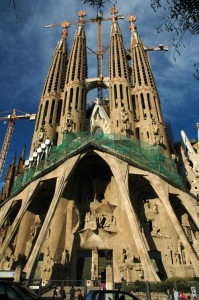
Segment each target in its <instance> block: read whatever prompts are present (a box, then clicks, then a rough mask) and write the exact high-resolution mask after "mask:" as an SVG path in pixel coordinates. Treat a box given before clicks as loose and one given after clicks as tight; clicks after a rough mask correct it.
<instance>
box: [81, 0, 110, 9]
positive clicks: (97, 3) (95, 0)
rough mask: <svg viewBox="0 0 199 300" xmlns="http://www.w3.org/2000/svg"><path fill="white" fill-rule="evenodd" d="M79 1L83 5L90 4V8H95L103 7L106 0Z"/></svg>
mask: <svg viewBox="0 0 199 300" xmlns="http://www.w3.org/2000/svg"><path fill="white" fill-rule="evenodd" d="M81 1H83V3H84V4H90V5H91V6H93V7H97V8H100V7H103V6H104V4H105V2H106V0H81Z"/></svg>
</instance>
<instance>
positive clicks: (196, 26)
mask: <svg viewBox="0 0 199 300" xmlns="http://www.w3.org/2000/svg"><path fill="white" fill-rule="evenodd" d="M151 6H152V8H153V9H154V11H157V10H160V9H162V10H163V12H164V17H163V23H162V24H160V26H159V27H158V28H157V29H158V32H160V31H163V30H165V31H167V32H172V33H174V38H173V45H174V49H175V50H174V55H173V57H174V60H176V56H175V54H176V53H178V54H179V55H180V51H181V47H185V44H184V43H183V37H184V34H185V33H186V32H189V33H190V34H191V35H198V34H199V1H198V0H166V1H165V0H151ZM198 64H199V63H196V64H195V65H194V67H195V69H196V71H195V73H194V77H195V78H196V79H197V80H199V71H198Z"/></svg>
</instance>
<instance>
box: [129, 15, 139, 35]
mask: <svg viewBox="0 0 199 300" xmlns="http://www.w3.org/2000/svg"><path fill="white" fill-rule="evenodd" d="M127 20H128V21H129V22H130V23H131V24H130V27H129V28H130V30H131V32H132V33H133V32H135V31H136V29H137V27H136V26H135V24H134V23H135V21H136V16H134V15H130V16H128V18H127Z"/></svg>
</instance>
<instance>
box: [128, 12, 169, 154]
mask: <svg viewBox="0 0 199 300" xmlns="http://www.w3.org/2000/svg"><path fill="white" fill-rule="evenodd" d="M128 21H129V22H130V30H131V60H132V89H131V93H132V105H133V108H134V111H135V120H136V123H135V124H136V125H135V126H136V137H137V139H140V140H142V141H144V142H146V143H148V144H152V145H159V146H160V147H161V148H162V150H163V151H164V153H165V155H167V156H169V153H170V151H169V146H168V140H167V134H166V130H165V125H164V120H163V116H162V111H161V106H160V100H159V95H158V91H157V88H156V85H155V81H154V77H153V73H152V70H151V66H150V62H149V57H148V53H147V51H146V50H145V47H144V45H143V43H142V41H141V40H140V38H139V36H138V33H137V30H136V26H135V21H136V17H135V16H133V15H131V16H129V17H128Z"/></svg>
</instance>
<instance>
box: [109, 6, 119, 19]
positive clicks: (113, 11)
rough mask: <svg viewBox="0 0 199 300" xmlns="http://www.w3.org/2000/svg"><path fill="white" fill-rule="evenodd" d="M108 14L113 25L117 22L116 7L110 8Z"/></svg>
mask: <svg viewBox="0 0 199 300" xmlns="http://www.w3.org/2000/svg"><path fill="white" fill-rule="evenodd" d="M110 13H111V14H112V22H113V23H114V22H115V21H116V20H117V13H118V9H117V7H115V6H114V7H112V8H111V9H110Z"/></svg>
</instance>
